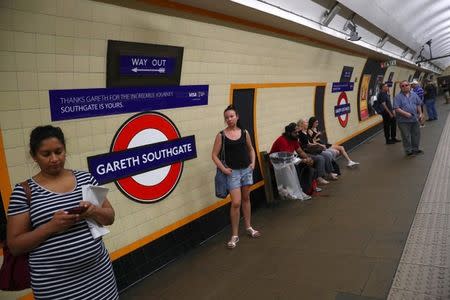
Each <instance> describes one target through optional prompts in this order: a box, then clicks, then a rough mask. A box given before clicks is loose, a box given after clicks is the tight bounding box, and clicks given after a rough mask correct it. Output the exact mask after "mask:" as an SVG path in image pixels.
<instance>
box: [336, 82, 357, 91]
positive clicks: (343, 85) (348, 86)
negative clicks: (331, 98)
mask: <svg viewBox="0 0 450 300" xmlns="http://www.w3.org/2000/svg"><path fill="white" fill-rule="evenodd" d="M354 85H355V83H354V82H333V86H332V88H331V92H332V93H340V92H347V91H353V86H354Z"/></svg>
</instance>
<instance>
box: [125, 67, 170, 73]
mask: <svg viewBox="0 0 450 300" xmlns="http://www.w3.org/2000/svg"><path fill="white" fill-rule="evenodd" d="M131 71H133V72H134V73H137V72H159V73H164V72H165V71H166V68H159V69H138V68H137V67H136V68H133V69H131Z"/></svg>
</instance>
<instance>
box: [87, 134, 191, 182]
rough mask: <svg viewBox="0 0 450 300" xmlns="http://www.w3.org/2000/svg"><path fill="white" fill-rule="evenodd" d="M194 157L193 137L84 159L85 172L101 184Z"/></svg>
mask: <svg viewBox="0 0 450 300" xmlns="http://www.w3.org/2000/svg"><path fill="white" fill-rule="evenodd" d="M196 157H197V148H196V145H195V136H194V135H190V136H186V137H182V138H179V139H175V140H170V141H164V142H159V143H154V144H148V145H144V146H139V147H135V148H130V149H127V150H123V151H118V152H110V153H104V154H99V155H95V156H90V157H88V158H87V160H88V167H89V172H91V174H92V176H94V178H95V179H96V180H97V181H98V182H99V184H105V183H108V182H111V181H115V180H118V179H121V178H126V177H130V176H133V175H137V174H141V173H144V172H148V171H151V170H155V169H158V168H161V167H165V166H168V165H172V164H174V163H177V162H182V161H185V160H189V159H193V158H196Z"/></svg>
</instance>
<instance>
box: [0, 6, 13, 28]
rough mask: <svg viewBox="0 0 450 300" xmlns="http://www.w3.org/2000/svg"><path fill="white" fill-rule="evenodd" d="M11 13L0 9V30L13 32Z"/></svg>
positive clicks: (9, 10)
mask: <svg viewBox="0 0 450 300" xmlns="http://www.w3.org/2000/svg"><path fill="white" fill-rule="evenodd" d="M13 12H14V11H13V10H11V9H7V8H2V9H0V29H3V30H14V26H13V23H14V22H13Z"/></svg>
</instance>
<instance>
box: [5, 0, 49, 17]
mask: <svg viewBox="0 0 450 300" xmlns="http://www.w3.org/2000/svg"><path fill="white" fill-rule="evenodd" d="M13 3H14V8H15V9H17V10H24V11H31V12H37V13H43V14H50V15H54V14H56V0H34V1H28V0H14V2H13Z"/></svg>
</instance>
